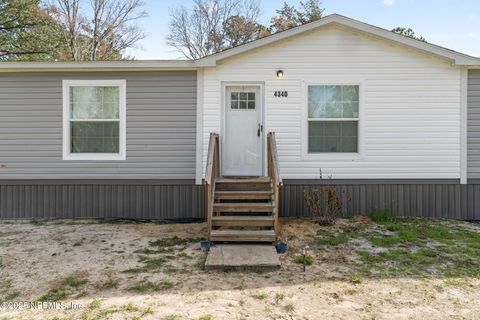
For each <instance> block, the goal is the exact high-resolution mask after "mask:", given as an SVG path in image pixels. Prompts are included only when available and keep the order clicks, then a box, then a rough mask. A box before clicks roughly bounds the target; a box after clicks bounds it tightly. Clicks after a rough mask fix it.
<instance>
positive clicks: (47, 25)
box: [0, 0, 60, 61]
mask: <svg viewBox="0 0 480 320" xmlns="http://www.w3.org/2000/svg"><path fill="white" fill-rule="evenodd" d="M59 43H60V37H59V29H58V25H57V24H56V23H55V21H53V19H52V18H51V17H50V15H49V13H48V11H47V10H46V9H45V8H41V7H40V0H1V1H0V61H22V60H23V61H29V60H52V59H55V55H56V53H55V52H56V50H57V49H58V47H59Z"/></svg>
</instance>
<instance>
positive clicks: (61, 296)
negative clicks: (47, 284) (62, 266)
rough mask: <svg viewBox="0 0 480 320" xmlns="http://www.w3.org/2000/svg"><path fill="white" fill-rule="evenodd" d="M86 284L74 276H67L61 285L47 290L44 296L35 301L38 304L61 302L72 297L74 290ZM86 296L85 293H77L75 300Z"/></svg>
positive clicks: (85, 281) (84, 280)
mask: <svg viewBox="0 0 480 320" xmlns="http://www.w3.org/2000/svg"><path fill="white" fill-rule="evenodd" d="M87 283H88V280H87V279H82V278H77V277H75V276H69V277H67V278H65V279H63V281H62V283H61V285H60V286H59V287H57V288H53V289H51V290H49V291H48V292H47V293H46V294H44V295H42V296H40V298H38V299H37V301H39V302H49V301H53V302H55V301H62V300H65V299H66V298H68V297H69V296H71V295H73V294H74V293H75V292H74V289H80V288H81V287H83V286H84V285H86V284H87ZM85 294H86V292H85V291H81V292H80V293H78V294H77V295H76V296H75V298H80V297H82V296H84V295H85Z"/></svg>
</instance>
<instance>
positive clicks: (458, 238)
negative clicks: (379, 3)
mask: <svg viewBox="0 0 480 320" xmlns="http://www.w3.org/2000/svg"><path fill="white" fill-rule="evenodd" d="M205 236H206V225H205V224H204V223H191V224H155V223H118V222H116V223H99V222H98V221H69V220H62V221H50V222H41V221H40V222H39V221H21V222H19V221H16V222H12V221H10V222H9V221H4V222H0V303H1V305H0V319H85V320H87V319H170V320H173V319H202V320H209V319H446V318H450V319H480V281H479V277H480V227H479V226H478V225H476V224H470V223H458V222H453V221H428V222H427V221H424V220H411V221H410V220H409V221H403V220H402V221H383V222H378V223H374V222H372V221H370V220H369V219H364V218H353V219H343V220H339V221H338V222H337V223H336V225H334V226H330V227H321V226H319V225H318V224H316V223H315V222H313V221H308V220H285V221H283V222H282V239H284V240H285V241H287V242H288V245H289V250H288V252H287V254H285V255H282V256H281V262H282V267H281V269H280V270H276V271H267V270H261V269H254V270H249V271H225V272H224V271H204V270H203V268H202V266H203V263H204V260H205V255H206V254H205V253H204V252H202V251H201V250H200V246H199V241H200V240H201V239H203V238H205ZM305 245H308V246H309V250H308V255H309V256H310V258H308V259H307V260H309V261H308V262H312V265H310V266H308V267H307V271H306V272H305V273H304V272H302V265H301V264H298V263H296V261H295V260H299V259H301V256H299V253H300V252H301V248H302V247H303V246H305ZM310 260H311V261H310Z"/></svg>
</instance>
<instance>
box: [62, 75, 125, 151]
mask: <svg viewBox="0 0 480 320" xmlns="http://www.w3.org/2000/svg"><path fill="white" fill-rule="evenodd" d="M125 90H126V81H124V80H91V81H90V80H72V81H70V80H65V81H64V82H63V109H64V110H63V120H64V125H63V158H64V160H125V147H126V146H125V127H126V126H125V108H126V101H125V100H126V93H125Z"/></svg>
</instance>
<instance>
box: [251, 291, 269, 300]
mask: <svg viewBox="0 0 480 320" xmlns="http://www.w3.org/2000/svg"><path fill="white" fill-rule="evenodd" d="M253 297H254V298H255V299H258V300H266V299H267V298H268V294H267V293H266V292H260V293H258V294H255V295H254V296H253Z"/></svg>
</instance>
